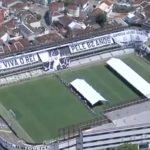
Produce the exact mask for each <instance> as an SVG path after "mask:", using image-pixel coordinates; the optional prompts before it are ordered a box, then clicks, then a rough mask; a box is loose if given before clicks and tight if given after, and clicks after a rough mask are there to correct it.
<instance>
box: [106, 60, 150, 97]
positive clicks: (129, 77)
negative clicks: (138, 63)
mask: <svg viewBox="0 0 150 150" xmlns="http://www.w3.org/2000/svg"><path fill="white" fill-rule="evenodd" d="M107 64H108V65H109V66H110V67H111V68H112V69H114V70H115V71H116V72H117V73H118V74H120V75H121V76H122V77H123V78H124V79H125V80H126V81H128V82H129V83H130V84H131V85H132V86H133V87H135V88H136V89H137V90H138V91H139V92H141V93H142V94H143V95H144V96H145V97H147V98H150V84H149V83H148V82H147V81H146V80H145V79H143V78H142V77H141V76H140V75H139V74H137V73H136V72H135V71H134V70H133V69H131V68H130V67H129V66H128V65H127V64H125V63H124V62H123V61H122V60H120V59H117V58H111V59H110V60H108V61H107Z"/></svg>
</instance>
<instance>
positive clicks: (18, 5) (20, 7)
mask: <svg viewBox="0 0 150 150" xmlns="http://www.w3.org/2000/svg"><path fill="white" fill-rule="evenodd" d="M26 7H27V4H26V3H23V2H18V3H15V4H14V5H12V6H10V12H11V13H18V12H19V11H21V10H23V9H25V8H26Z"/></svg>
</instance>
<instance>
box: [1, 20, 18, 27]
mask: <svg viewBox="0 0 150 150" xmlns="http://www.w3.org/2000/svg"><path fill="white" fill-rule="evenodd" d="M3 26H5V27H6V28H7V29H15V28H16V23H15V21H14V20H13V19H11V20H9V21H7V22H6V23H4V24H3Z"/></svg>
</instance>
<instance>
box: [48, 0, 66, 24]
mask: <svg viewBox="0 0 150 150" xmlns="http://www.w3.org/2000/svg"><path fill="white" fill-rule="evenodd" d="M64 10H65V7H64V3H61V2H52V3H50V4H49V13H48V14H47V19H50V22H51V23H53V22H54V21H58V18H59V17H62V16H63V15H64V14H63V11H64Z"/></svg>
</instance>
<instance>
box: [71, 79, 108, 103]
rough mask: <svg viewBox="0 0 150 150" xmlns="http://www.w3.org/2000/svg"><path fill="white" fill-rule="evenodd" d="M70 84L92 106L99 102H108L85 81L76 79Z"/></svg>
mask: <svg viewBox="0 0 150 150" xmlns="http://www.w3.org/2000/svg"><path fill="white" fill-rule="evenodd" d="M70 84H71V85H72V86H73V87H74V88H75V89H76V90H77V91H78V92H79V93H80V94H81V95H82V96H83V97H84V98H86V100H87V101H89V102H90V103H91V105H94V104H96V103H97V102H99V101H107V100H106V99H105V98H104V97H102V96H101V95H100V94H99V93H98V92H97V91H96V90H95V89H93V87H92V86H90V85H89V84H88V83H87V82H86V81H85V80H83V79H75V80H73V81H72V82H70Z"/></svg>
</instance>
